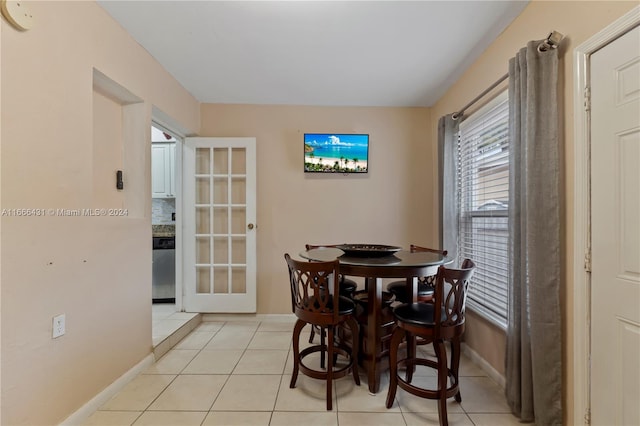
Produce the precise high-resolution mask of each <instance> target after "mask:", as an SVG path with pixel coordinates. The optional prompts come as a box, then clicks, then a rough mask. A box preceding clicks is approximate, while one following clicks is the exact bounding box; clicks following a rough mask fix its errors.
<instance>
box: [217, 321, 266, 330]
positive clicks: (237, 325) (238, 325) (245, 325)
mask: <svg viewBox="0 0 640 426" xmlns="http://www.w3.org/2000/svg"><path fill="white" fill-rule="evenodd" d="M259 325H260V321H227V322H225V323H224V327H223V329H224V330H235V331H256V330H257V329H258V326H259Z"/></svg>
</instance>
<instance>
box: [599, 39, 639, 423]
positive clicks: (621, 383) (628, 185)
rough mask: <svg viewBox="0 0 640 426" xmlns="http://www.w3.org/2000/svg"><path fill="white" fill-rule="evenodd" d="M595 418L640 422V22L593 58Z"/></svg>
mask: <svg viewBox="0 0 640 426" xmlns="http://www.w3.org/2000/svg"><path fill="white" fill-rule="evenodd" d="M591 97H592V99H591V100H592V102H591V114H592V116H591V223H592V250H593V251H592V274H591V301H592V302H591V303H592V304H591V318H592V321H591V420H592V424H593V425H613V424H615V425H637V424H640V406H639V404H638V401H640V27H636V28H635V29H633V30H631V31H629V32H628V33H626V34H625V35H623V36H621V37H619V38H618V39H616V40H614V41H613V42H611V43H610V44H609V45H607V46H605V47H604V48H602V49H601V50H599V51H597V52H595V53H594V54H593V55H592V56H591Z"/></svg>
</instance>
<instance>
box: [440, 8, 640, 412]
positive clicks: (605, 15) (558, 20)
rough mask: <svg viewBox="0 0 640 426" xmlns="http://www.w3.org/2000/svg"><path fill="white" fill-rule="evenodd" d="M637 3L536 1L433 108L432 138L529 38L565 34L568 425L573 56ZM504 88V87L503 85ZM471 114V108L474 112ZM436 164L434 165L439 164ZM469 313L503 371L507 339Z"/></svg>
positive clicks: (476, 334) (473, 331) (470, 334)
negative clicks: (440, 124)
mask: <svg viewBox="0 0 640 426" xmlns="http://www.w3.org/2000/svg"><path fill="white" fill-rule="evenodd" d="M636 5H637V2H635V1H633V2H613V1H584V2H583V1H566V2H565V1H533V2H532V3H530V4H529V6H527V8H526V9H525V10H524V11H523V12H522V14H520V16H518V18H516V19H515V20H514V22H513V23H512V24H511V25H510V26H509V27H508V28H507V29H506V30H505V31H504V32H503V33H502V34H501V35H500V37H498V39H497V40H496V41H495V42H494V43H493V44H492V45H491V46H490V47H489V48H488V49H487V50H486V51H485V52H484V53H483V54H482V56H481V57H480V58H479V59H478V60H477V61H476V62H475V63H474V64H473V66H472V67H471V68H470V69H469V70H468V71H467V72H466V73H465V74H464V75H463V76H462V78H460V79H459V80H458V81H457V82H456V83H455V85H454V86H453V87H452V88H451V89H449V90H448V91H447V93H446V94H445V95H444V96H443V97H442V98H441V99H440V100H439V101H438V103H437V104H436V105H435V106H434V108H433V111H432V117H433V120H432V122H431V139H432V140H435V138H436V134H437V127H436V126H437V119H438V117H440V116H442V115H444V114H447V113H451V112H454V111H456V109H457V108H460V107H461V106H463V105H465V104H466V103H467V102H468V101H470V100H471V99H473V98H474V97H475V96H476V95H477V94H478V93H480V92H482V91H483V90H484V89H485V88H486V87H488V86H489V85H490V84H491V83H493V82H494V81H496V80H497V79H498V78H499V77H500V76H502V75H503V74H505V73H506V72H507V69H508V60H509V58H510V57H513V56H514V55H515V53H516V52H517V51H518V50H519V49H520V48H521V47H523V46H525V44H526V43H527V41H529V40H537V39H541V38H544V37H545V36H546V35H547V34H548V32H549V31H550V30H556V31H559V32H561V33H562V34H564V35H565V36H566V38H565V40H564V41H563V42H562V45H561V47H560V51H559V56H560V85H561V88H560V91H561V93H562V95H561V97H560V100H561V102H562V103H563V104H562V105H560V108H561V109H560V110H561V111H562V112H563V117H562V118H563V119H564V133H563V136H564V142H563V144H564V148H563V152H564V172H563V180H564V189H563V193H562V195H561V199H564V205H562V206H561V209H562V213H563V215H564V217H563V221H562V222H563V223H562V228H563V229H562V247H563V248H564V250H563V253H564V254H563V257H562V271H563V276H564V279H563V285H562V290H561V298H562V301H561V304H562V314H563V320H564V332H563V334H564V337H563V353H564V357H563V358H564V362H565V369H564V371H565V373H564V377H563V379H564V389H565V391H564V392H565V397H564V407H565V420H566V424H572V423H573V419H574V413H573V411H572V409H573V406H572V401H573V394H574V391H573V388H572V383H573V371H572V369H571V368H572V365H573V363H572V359H573V346H572V342H573V324H572V318H573V301H572V299H571V297H572V295H573V271H572V269H571V262H572V259H573V255H574V254H573V217H574V206H573V201H572V200H573V196H574V193H573V191H574V188H573V172H574V158H573V151H574V146H573V145H574V143H573V113H574V105H573V101H572V100H573V85H574V79H573V72H574V71H573V63H572V61H573V58H572V52H573V49H574V48H575V47H577V46H578V45H580V44H581V43H582V42H584V41H585V40H587V39H588V38H589V37H591V36H592V35H594V34H595V33H597V32H598V31H599V30H601V29H602V28H604V27H605V26H607V25H608V24H610V23H611V22H613V21H614V20H616V19H617V18H619V17H620V16H622V15H623V14H624V13H626V12H627V11H629V10H630V9H631V8H633V7H634V6H636ZM505 87H506V86H505ZM469 112H472V110H470V111H469ZM435 165H436V164H435V163H432V166H434V167H435ZM473 319H474V318H473V316H470V324H469V327H468V331H467V335H466V339H467V342H468V343H469V344H470V346H472V347H473V349H474V350H475V351H477V352H478V353H479V354H480V355H482V356H483V357H484V358H485V359H486V360H487V361H489V362H491V363H492V365H493V367H494V368H496V369H497V370H498V371H500V372H504V344H505V343H504V342H505V339H504V337H503V336H500V335H501V334H503V332H501V331H500V330H498V329H495V328H494V327H492V326H491V325H489V324H487V323H485V322H481V321H480V320H477V319H476V323H473Z"/></svg>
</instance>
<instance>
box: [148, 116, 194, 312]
mask: <svg viewBox="0 0 640 426" xmlns="http://www.w3.org/2000/svg"><path fill="white" fill-rule="evenodd" d="M154 125H155V126H157V127H160V128H164V129H165V130H167V131H168V132H170V133H171V134H172V135H174V136H175V138H176V157H175V180H176V181H175V187H176V194H175V195H176V197H175V203H176V223H175V232H176V234H175V241H176V252H175V253H176V311H177V312H184V302H183V294H184V288H183V282H182V247H183V242H182V217H183V216H182V191H183V188H182V146H183V145H184V139H185V138H186V137H188V136H189V135H190V134H192V133H191V132H190V131H189V130H187V129H186V128H184V127H182V126H181V125H180V124H178V122H177V121H176V120H174V119H173V118H171V117H170V116H168V115H167V114H165V113H164V112H163V111H161V110H160V109H158V108H157V107H156V106H155V105H154V106H152V111H151V126H154ZM149 140H151V139H149ZM149 152H151V149H149ZM149 169H151V164H149ZM148 192H149V194H151V189H149V191H148ZM149 212H151V206H149ZM149 229H151V228H149Z"/></svg>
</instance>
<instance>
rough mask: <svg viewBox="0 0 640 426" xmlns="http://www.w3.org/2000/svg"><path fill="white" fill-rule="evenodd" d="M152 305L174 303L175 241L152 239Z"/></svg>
mask: <svg viewBox="0 0 640 426" xmlns="http://www.w3.org/2000/svg"><path fill="white" fill-rule="evenodd" d="M151 293H152V298H153V303H175V302H176V239H175V237H153V276H152V291H151Z"/></svg>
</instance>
